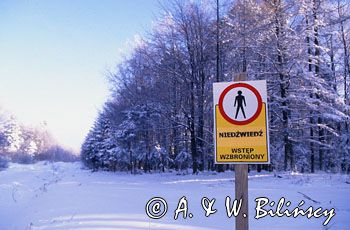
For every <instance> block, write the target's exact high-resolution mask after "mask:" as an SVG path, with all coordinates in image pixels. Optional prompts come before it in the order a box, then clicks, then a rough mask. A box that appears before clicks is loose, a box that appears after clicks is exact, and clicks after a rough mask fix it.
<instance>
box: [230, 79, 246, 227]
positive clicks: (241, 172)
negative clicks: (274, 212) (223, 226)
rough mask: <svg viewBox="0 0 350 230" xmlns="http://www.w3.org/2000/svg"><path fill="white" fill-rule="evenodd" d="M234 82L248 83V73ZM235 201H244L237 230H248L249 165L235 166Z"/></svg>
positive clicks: (237, 222)
mask: <svg viewBox="0 0 350 230" xmlns="http://www.w3.org/2000/svg"><path fill="white" fill-rule="evenodd" d="M233 80H234V81H246V80H247V73H240V74H237V75H236V76H235V77H234V79H233ZM235 199H236V200H240V199H242V208H241V211H240V213H239V214H238V216H237V217H236V230H248V229H249V218H248V165H247V164H237V165H235Z"/></svg>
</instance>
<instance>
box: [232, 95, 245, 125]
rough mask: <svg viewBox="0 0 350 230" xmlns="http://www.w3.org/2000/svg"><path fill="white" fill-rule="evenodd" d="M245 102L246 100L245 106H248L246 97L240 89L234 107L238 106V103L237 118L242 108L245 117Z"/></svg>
mask: <svg viewBox="0 0 350 230" xmlns="http://www.w3.org/2000/svg"><path fill="white" fill-rule="evenodd" d="M243 102H244V106H247V105H246V103H245V98H244V96H242V91H240V90H239V91H238V96H236V99H235V104H234V105H233V107H236V104H237V110H236V116H235V119H237V116H238V112H239V110H240V109H241V110H242V113H243V117H244V118H246V117H245V113H244V108H243Z"/></svg>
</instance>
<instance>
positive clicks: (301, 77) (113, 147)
mask: <svg viewBox="0 0 350 230" xmlns="http://www.w3.org/2000/svg"><path fill="white" fill-rule="evenodd" d="M160 7H161V8H162V10H163V13H162V17H161V19H159V20H157V22H156V23H155V25H154V27H153V29H152V30H151V31H147V34H146V35H144V36H143V37H141V38H139V39H137V40H135V47H134V48H133V50H132V52H131V54H130V55H128V56H127V57H125V59H124V60H123V61H122V62H121V63H119V64H118V66H117V68H116V69H115V70H113V71H111V72H110V74H108V76H107V78H108V80H109V86H110V92H111V93H110V96H109V98H108V100H107V101H106V102H105V105H104V107H103V108H102V109H101V111H100V113H99V115H98V117H97V119H96V121H95V123H94V125H93V126H92V127H91V129H90V131H89V133H88V134H87V135H86V138H85V141H84V143H83V145H82V147H81V159H82V161H83V162H84V164H85V165H86V166H88V167H89V168H91V169H92V170H94V171H96V170H109V171H130V172H131V173H140V172H164V171H169V170H176V171H179V172H183V173H188V172H189V170H191V172H192V173H198V172H199V171H203V170H216V171H219V172H220V171H224V170H228V169H232V168H233V167H232V165H231V166H230V165H215V164H214V149H213V99H212V96H213V92H212V91H213V83H214V82H221V81H223V82H228V81H232V79H233V77H234V76H235V75H237V74H239V73H246V74H247V76H248V80H266V81H267V85H268V106H269V127H270V130H269V135H270V152H271V164H270V165H264V166H259V165H250V170H258V171H260V170H262V169H264V170H279V171H295V172H302V173H303V172H310V173H314V172H317V171H325V172H343V173H350V132H349V129H350V127H349V126H350V119H349V117H350V93H349V86H350V84H349V81H350V2H349V1H347V0H329V1H328V0H327V1H326V0H235V1H226V2H225V3H221V1H220V2H219V1H178V0H172V1H167V2H166V3H164V4H163V5H161V6H160Z"/></svg>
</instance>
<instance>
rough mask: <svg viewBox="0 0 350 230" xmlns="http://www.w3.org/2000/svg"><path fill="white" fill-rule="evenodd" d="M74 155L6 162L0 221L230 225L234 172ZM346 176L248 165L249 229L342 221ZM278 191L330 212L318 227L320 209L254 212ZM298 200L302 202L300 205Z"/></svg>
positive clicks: (16, 225)
mask: <svg viewBox="0 0 350 230" xmlns="http://www.w3.org/2000/svg"><path fill="white" fill-rule="evenodd" d="M81 167H82V166H81V164H80V163H53V164H52V163H45V162H41V163H37V164H34V165H19V164H10V167H9V168H8V169H7V170H6V171H1V172H0V181H1V184H0V218H1V219H0V229H4V230H7V229H9V230H11V229H19V230H20V229H165V230H166V229H181V230H204V229H223V230H226V229H234V218H233V217H232V218H228V217H227V216H226V207H225V198H226V197H227V196H230V197H231V198H234V181H233V172H225V173H222V174H216V173H212V172H205V173H201V174H199V175H197V176H193V175H176V174H175V173H172V174H171V173H165V174H146V175H130V174H127V173H110V172H96V173H91V172H90V171H89V170H83V169H81ZM349 194H350V178H349V176H347V175H334V174H315V175H310V174H307V175H306V174H304V175H300V174H294V175H291V174H280V175H279V177H275V176H274V174H267V173H261V174H256V173H252V174H250V177H249V208H250V210H249V214H250V228H251V229H276V230H277V229H278V230H280V229H344V230H346V229H349V225H350V219H349V217H350V195H349ZM156 196H158V197H162V198H164V199H165V200H166V201H167V203H168V208H169V209H168V212H167V214H166V215H165V216H164V217H163V218H161V219H158V220H154V219H150V218H149V217H148V216H147V215H146V212H145V206H146V203H147V201H148V200H150V199H151V198H152V197H156ZM183 196H186V198H187V200H188V208H189V212H190V213H192V214H193V218H189V217H187V218H186V219H183V218H182V214H180V216H179V218H178V219H177V220H174V219H173V217H174V211H175V209H176V207H177V205H178V201H179V199H180V198H181V197H183ZM202 197H208V198H209V199H212V198H215V199H216V202H215V204H214V208H215V209H217V213H215V214H213V215H211V216H209V217H205V212H204V210H203V208H202V206H201V199H202ZM257 197H268V198H269V199H270V200H273V201H275V202H277V201H278V200H279V199H280V198H281V197H285V198H286V200H289V201H291V203H292V204H291V206H290V207H292V208H291V209H293V208H294V207H296V206H297V205H298V204H299V202H300V201H301V200H304V201H305V204H304V206H303V207H306V208H307V207H309V206H310V205H312V206H313V207H315V208H317V207H322V208H323V209H331V208H335V213H336V216H335V217H334V218H333V219H331V221H330V223H329V224H328V225H327V226H326V227H324V226H323V225H322V223H323V222H324V221H325V217H323V216H322V217H320V218H318V219H315V218H311V219H307V218H306V217H297V218H296V219H294V218H292V217H289V218H287V217H281V218H279V217H274V218H271V217H265V218H261V219H259V220H255V219H254V216H255V207H256V203H255V201H254V199H255V198H257ZM306 208H305V209H306Z"/></svg>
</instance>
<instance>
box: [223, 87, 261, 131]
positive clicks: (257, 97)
mask: <svg viewBox="0 0 350 230" xmlns="http://www.w3.org/2000/svg"><path fill="white" fill-rule="evenodd" d="M237 87H242V88H247V89H249V90H250V91H252V92H253V93H254V95H255V97H256V99H257V100H258V107H257V109H256V112H255V113H254V115H253V116H252V117H251V118H249V119H248V120H244V121H236V120H233V119H232V118H231V117H229V116H228V115H227V114H226V112H225V110H224V106H223V102H224V98H225V96H226V94H227V93H228V92H229V91H230V90H232V89H234V88H237ZM261 109H262V98H261V95H260V93H259V92H258V90H257V89H255V88H254V87H253V86H251V85H248V84H246V83H236V84H232V85H229V86H228V87H227V88H226V89H225V90H224V91H223V92H222V93H221V95H220V98H219V111H220V113H221V115H222V116H223V117H224V119H225V120H226V121H228V122H230V123H232V124H234V125H247V124H249V123H251V122H253V121H254V120H255V119H256V118H258V116H259V115H260V112H261Z"/></svg>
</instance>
